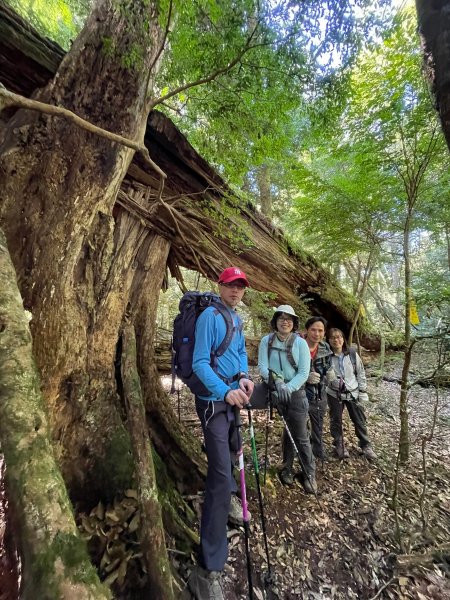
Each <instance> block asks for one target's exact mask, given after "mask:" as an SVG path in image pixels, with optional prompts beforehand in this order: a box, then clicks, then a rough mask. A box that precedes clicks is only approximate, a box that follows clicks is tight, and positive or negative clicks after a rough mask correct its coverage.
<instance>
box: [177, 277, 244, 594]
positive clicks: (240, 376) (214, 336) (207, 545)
mask: <svg viewBox="0 0 450 600" xmlns="http://www.w3.org/2000/svg"><path fill="white" fill-rule="evenodd" d="M248 285H249V284H248V281H247V277H246V275H245V273H244V272H243V271H241V270H240V269H238V268H236V267H229V268H227V269H225V270H224V271H223V272H222V273H221V275H220V277H219V293H220V298H221V300H222V302H223V304H224V305H225V306H226V307H227V309H228V310H229V312H230V315H231V317H232V319H233V323H234V332H233V337H232V340H231V343H230V345H229V346H228V348H227V350H226V351H225V352H224V354H222V355H221V356H219V357H217V364H216V365H215V368H213V366H212V365H211V354H212V353H213V352H214V351H215V350H216V349H217V348H218V347H219V345H220V343H221V342H222V340H223V339H224V337H225V334H226V323H225V319H224V318H223V316H222V315H221V314H220V312H219V311H218V310H217V309H216V308H215V307H214V306H210V307H208V308H206V309H205V310H204V311H203V312H202V313H201V315H200V316H199V318H198V320H197V323H196V327H195V347H194V355H193V362H192V368H193V371H194V373H195V374H196V375H197V377H198V378H199V379H200V380H201V381H202V383H203V384H204V385H205V387H206V388H207V389H208V390H209V392H210V395H209V396H206V397H205V396H197V397H196V398H195V406H196V410H197V414H198V416H199V418H200V422H201V424H202V429H203V435H204V439H205V447H206V454H207V457H208V474H207V477H206V489H205V501H204V504H203V512H202V520H201V526H200V549H201V557H200V560H201V563H202V564H201V565H200V566H198V567H197V568H195V569H194V570H193V572H192V573H191V576H190V578H189V582H188V586H189V589H190V591H191V592H192V594H193V595H194V598H196V599H197V600H203V599H206V598H207V599H208V600H224V594H223V589H222V585H221V574H222V571H223V569H224V566H225V563H226V560H227V557H228V541H227V522H228V517H229V513H230V506H232V502H231V498H232V495H233V496H234V499H233V504H234V506H236V505H237V499H236V496H235V494H236V491H237V485H236V481H235V479H234V477H233V472H232V471H233V464H234V456H235V453H236V452H237V450H238V447H237V435H236V427H235V421H234V410H235V407H237V408H238V409H241V408H244V407H245V406H246V405H247V404H248V403H249V399H250V396H251V394H252V392H253V382H252V381H251V380H250V379H249V378H248V361H247V352H246V350H245V339H244V335H243V332H242V321H241V318H240V317H239V315H238V314H237V312H236V307H237V306H238V304H239V303H240V302H241V300H242V298H243V296H244V293H245V288H246V287H248Z"/></svg>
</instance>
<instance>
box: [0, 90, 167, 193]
mask: <svg viewBox="0 0 450 600" xmlns="http://www.w3.org/2000/svg"><path fill="white" fill-rule="evenodd" d="M10 106H17V107H19V108H25V109H28V110H36V111H38V112H41V113H44V114H46V115H51V116H54V117H62V118H64V119H67V120H68V121H70V122H71V123H74V124H75V125H76V126H77V127H80V128H81V129H84V130H85V131H89V132H91V133H93V134H95V135H98V136H99V137H102V138H104V139H106V140H110V141H111V142H116V143H117V144H122V146H126V147H127V148H131V149H132V150H135V151H136V152H137V153H138V154H140V155H141V156H142V158H143V159H144V162H145V163H146V164H147V165H148V166H149V167H150V168H151V169H153V170H154V171H156V172H157V173H158V175H159V176H160V178H161V183H162V185H163V182H164V180H165V179H166V178H167V175H166V173H164V171H163V170H162V169H161V168H160V167H158V165H157V164H156V163H155V162H153V160H152V159H151V158H150V154H149V152H148V150H147V148H146V147H145V146H144V144H140V143H138V142H134V141H133V140H130V139H128V138H125V137H123V136H121V135H118V134H117V133H112V132H111V131H107V130H106V129H102V128H101V127H97V125H93V124H92V123H90V122H89V121H86V120H85V119H82V118H81V117H79V116H78V115H76V114H75V113H73V112H72V111H71V110H68V109H67V108H63V107H61V106H54V105H52V104H46V103H45V102H39V101H38V100H30V99H29V98H25V97H24V96H20V95H19V94H15V93H14V92H11V91H10V90H7V89H6V88H5V86H4V85H3V84H2V83H0V112H1V111H2V110H4V109H5V108H9V107H10Z"/></svg>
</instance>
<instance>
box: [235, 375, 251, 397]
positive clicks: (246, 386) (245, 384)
mask: <svg viewBox="0 0 450 600" xmlns="http://www.w3.org/2000/svg"><path fill="white" fill-rule="evenodd" d="M254 387H255V384H254V383H253V381H251V380H250V379H247V378H246V377H241V378H240V379H239V388H240V389H241V390H242V391H243V392H245V393H246V394H247V396H248V397H249V398H250V396H251V395H252V394H253V388H254Z"/></svg>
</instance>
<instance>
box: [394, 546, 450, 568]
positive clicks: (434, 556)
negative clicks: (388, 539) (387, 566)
mask: <svg viewBox="0 0 450 600" xmlns="http://www.w3.org/2000/svg"><path fill="white" fill-rule="evenodd" d="M443 562H444V563H445V564H446V565H447V570H449V567H450V544H442V545H440V546H436V547H434V548H432V549H431V550H429V551H428V552H425V553H423V554H399V555H398V556H397V566H398V568H399V569H401V570H402V571H404V570H408V569H410V568H411V567H430V566H431V565H433V564H435V563H443Z"/></svg>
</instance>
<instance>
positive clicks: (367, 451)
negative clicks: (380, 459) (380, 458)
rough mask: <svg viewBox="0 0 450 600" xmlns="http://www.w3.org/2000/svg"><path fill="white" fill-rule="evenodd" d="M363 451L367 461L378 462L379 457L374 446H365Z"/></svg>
mask: <svg viewBox="0 0 450 600" xmlns="http://www.w3.org/2000/svg"><path fill="white" fill-rule="evenodd" d="M362 451H363V454H364V456H365V457H366V458H367V460H376V458H377V455H376V454H375V452H374V451H373V448H372V446H364V448H363V449H362Z"/></svg>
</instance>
